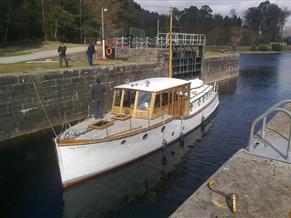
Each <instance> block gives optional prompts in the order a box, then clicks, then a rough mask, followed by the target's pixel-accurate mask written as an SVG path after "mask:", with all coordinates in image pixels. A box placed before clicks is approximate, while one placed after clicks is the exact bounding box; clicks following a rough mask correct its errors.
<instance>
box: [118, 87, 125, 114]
mask: <svg viewBox="0 0 291 218" xmlns="http://www.w3.org/2000/svg"><path fill="white" fill-rule="evenodd" d="M124 92H125V91H124V89H122V92H121V100H120V105H119V107H120V108H119V113H120V114H121V113H122V109H123V100H124Z"/></svg>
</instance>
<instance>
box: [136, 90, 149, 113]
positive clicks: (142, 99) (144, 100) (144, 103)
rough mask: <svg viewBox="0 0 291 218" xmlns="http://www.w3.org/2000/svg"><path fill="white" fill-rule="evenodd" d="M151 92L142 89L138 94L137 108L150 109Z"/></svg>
mask: <svg viewBox="0 0 291 218" xmlns="http://www.w3.org/2000/svg"><path fill="white" fill-rule="evenodd" d="M151 97H152V96H151V93H149V92H144V91H140V92H139V96H138V103H137V109H139V110H149V109H150V103H151Z"/></svg>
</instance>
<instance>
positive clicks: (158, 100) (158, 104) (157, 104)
mask: <svg viewBox="0 0 291 218" xmlns="http://www.w3.org/2000/svg"><path fill="white" fill-rule="evenodd" d="M160 100H161V95H160V94H158V95H156V100H155V108H159V107H160Z"/></svg>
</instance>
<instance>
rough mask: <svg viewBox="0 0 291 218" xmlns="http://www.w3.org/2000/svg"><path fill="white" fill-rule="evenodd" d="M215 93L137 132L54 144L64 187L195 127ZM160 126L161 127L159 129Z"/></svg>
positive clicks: (209, 111)
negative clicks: (180, 114)
mask: <svg viewBox="0 0 291 218" xmlns="http://www.w3.org/2000/svg"><path fill="white" fill-rule="evenodd" d="M218 104H219V100H218V95H217V93H216V94H215V95H214V96H213V97H212V98H209V100H208V101H207V102H205V104H204V105H201V107H200V108H199V110H196V111H193V113H192V114H190V115H189V116H188V117H185V118H183V119H182V118H181V119H174V120H171V121H169V122H165V123H164V124H163V123H161V124H160V125H157V126H155V127H154V128H148V129H147V130H146V131H141V132H140V133H138V134H135V135H132V136H128V137H124V138H121V139H119V140H113V141H105V142H100V143H96V144H94V143H93V144H80V145H65V146H62V145H58V143H57V142H56V150H57V156H58V162H59V168H60V173H61V179H62V183H63V186H64V187H68V186H70V185H73V184H76V183H79V182H81V181H84V180H86V179H88V178H91V177H93V176H96V175H99V174H102V173H104V172H107V171H109V170H112V169H114V168H117V167H120V166H122V165H125V164H127V163H129V162H132V161H134V160H136V159H138V158H141V157H143V156H145V155H147V154H149V153H151V152H154V151H156V150H158V149H161V148H163V147H166V145H167V144H169V143H171V142H173V141H175V140H177V139H179V137H180V135H181V134H186V133H188V132H190V131H191V130H193V129H195V128H196V127H198V126H199V125H200V124H201V122H202V121H203V120H204V119H207V118H208V117H209V116H211V114H212V113H213V112H214V111H215V109H216V108H217V107H218ZM163 129H164V131H163Z"/></svg>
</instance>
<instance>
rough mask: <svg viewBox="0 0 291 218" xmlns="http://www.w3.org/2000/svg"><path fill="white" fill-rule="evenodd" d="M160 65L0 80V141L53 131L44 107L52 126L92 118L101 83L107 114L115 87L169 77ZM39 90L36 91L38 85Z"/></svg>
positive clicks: (71, 70) (117, 67)
mask: <svg viewBox="0 0 291 218" xmlns="http://www.w3.org/2000/svg"><path fill="white" fill-rule="evenodd" d="M164 72H165V71H164V69H163V68H162V67H161V66H160V65H158V64H138V65H137V64H130V65H123V66H97V67H94V68H90V69H64V70H55V71H50V72H34V73H22V74H7V75H4V74H3V75H1V76H0V87H1V88H0V99H1V101H0V141H4V140H7V139H10V138H14V137H17V136H21V135H24V134H29V133H33V132H36V131H39V130H43V129H47V128H49V122H48V121H47V119H46V117H45V114H44V112H43V109H42V106H41V103H40V101H39V99H38V97H37V92H38V93H39V95H40V97H41V100H42V103H43V105H44V107H45V110H46V112H47V114H48V117H49V118H50V120H51V122H52V124H53V125H54V126H55V125H61V124H62V123H64V117H65V116H64V115H65V114H66V119H67V120H68V121H77V120H81V119H84V118H86V117H88V116H90V115H91V114H92V99H91V92H92V87H93V86H94V84H96V79H100V80H101V84H102V85H103V86H104V88H105V90H106V92H105V93H104V96H102V98H104V110H105V111H108V110H110V107H111V101H112V87H113V86H115V85H118V84H122V83H125V82H126V81H134V80H140V79H144V78H148V77H158V76H165V73H164ZM33 82H34V83H35V87H36V90H37V92H36V90H35V89H34V85H33V84H34V83H33Z"/></svg>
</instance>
